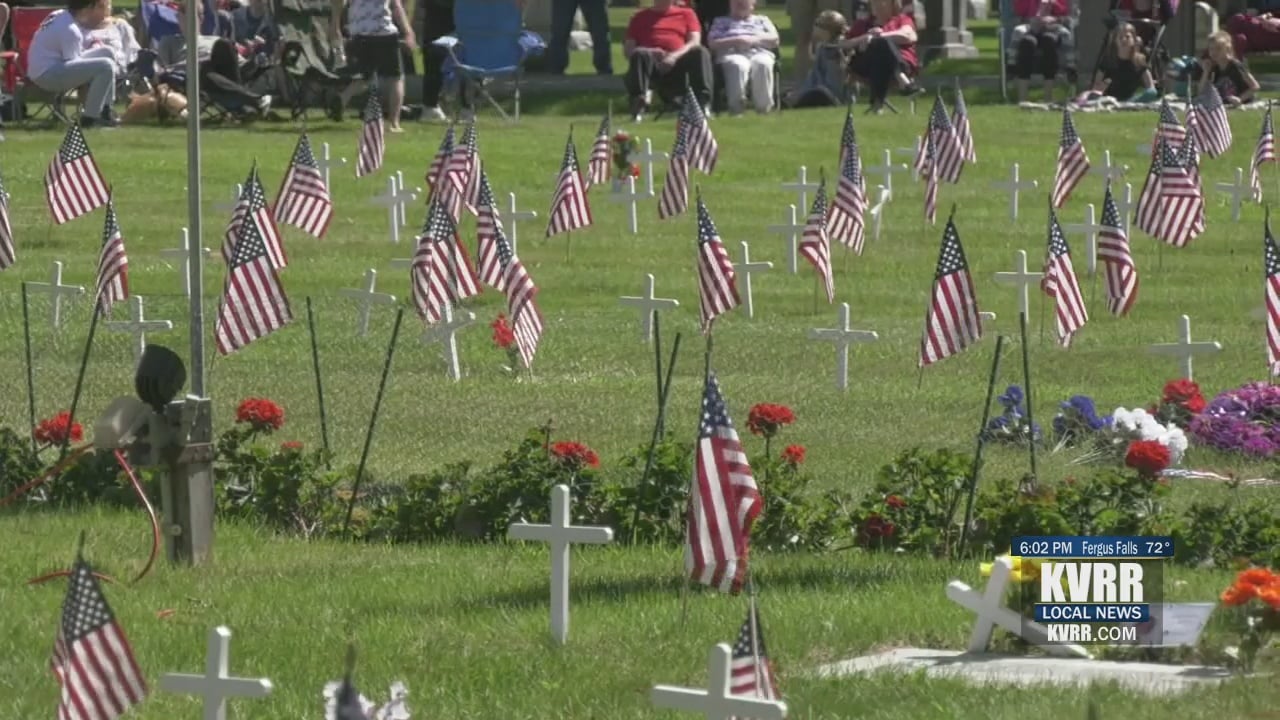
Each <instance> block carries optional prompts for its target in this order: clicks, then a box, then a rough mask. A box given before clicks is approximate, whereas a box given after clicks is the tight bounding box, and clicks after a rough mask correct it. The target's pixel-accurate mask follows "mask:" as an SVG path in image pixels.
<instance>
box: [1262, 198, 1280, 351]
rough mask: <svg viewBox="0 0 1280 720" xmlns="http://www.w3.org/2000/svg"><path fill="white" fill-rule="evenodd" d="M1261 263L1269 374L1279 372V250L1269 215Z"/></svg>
mask: <svg viewBox="0 0 1280 720" xmlns="http://www.w3.org/2000/svg"><path fill="white" fill-rule="evenodd" d="M1262 264H1263V270H1264V275H1265V277H1266V283H1267V290H1266V309H1267V363H1268V365H1270V367H1271V374H1272V375H1276V374H1277V373H1280V250H1277V249H1276V240H1275V238H1274V237H1272V235H1271V216H1270V215H1269V214H1268V216H1267V221H1266V236H1265V238H1264V239H1263V252H1262Z"/></svg>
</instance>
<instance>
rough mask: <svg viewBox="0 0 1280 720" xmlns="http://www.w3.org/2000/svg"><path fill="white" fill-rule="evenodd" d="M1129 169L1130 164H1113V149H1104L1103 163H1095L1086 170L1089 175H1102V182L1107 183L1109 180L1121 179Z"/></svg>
mask: <svg viewBox="0 0 1280 720" xmlns="http://www.w3.org/2000/svg"><path fill="white" fill-rule="evenodd" d="M1128 171H1129V166H1128V165H1112V164H1111V151H1110V150H1104V151H1103V152H1102V164H1101V165H1093V166H1092V167H1090V168H1089V169H1088V170H1087V171H1086V173H1087V174H1089V175H1100V176H1101V177H1102V182H1103V183H1106V182H1107V181H1108V180H1111V181H1116V180H1119V179H1120V178H1122V177H1124V174H1125V173H1126V172H1128Z"/></svg>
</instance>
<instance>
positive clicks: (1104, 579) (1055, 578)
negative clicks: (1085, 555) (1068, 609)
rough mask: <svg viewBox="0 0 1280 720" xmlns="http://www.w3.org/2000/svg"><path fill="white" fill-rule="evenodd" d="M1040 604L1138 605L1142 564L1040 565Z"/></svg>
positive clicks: (1054, 563) (1086, 563)
mask: <svg viewBox="0 0 1280 720" xmlns="http://www.w3.org/2000/svg"><path fill="white" fill-rule="evenodd" d="M1040 602H1042V603H1122V604H1127V603H1142V602H1145V600H1143V595H1142V563H1136V562H1105V563H1097V562H1075V561H1072V562H1054V561H1051V560H1046V561H1045V562H1044V563H1043V564H1042V565H1041V566H1040Z"/></svg>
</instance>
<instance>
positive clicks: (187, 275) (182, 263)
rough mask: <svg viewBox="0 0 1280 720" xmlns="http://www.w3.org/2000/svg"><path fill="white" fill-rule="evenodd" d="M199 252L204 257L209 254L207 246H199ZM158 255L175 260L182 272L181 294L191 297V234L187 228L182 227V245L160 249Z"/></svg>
mask: <svg viewBox="0 0 1280 720" xmlns="http://www.w3.org/2000/svg"><path fill="white" fill-rule="evenodd" d="M200 252H201V254H203V255H204V256H205V257H209V255H210V254H211V253H210V251H209V248H200ZM160 255H161V256H162V257H167V258H173V259H174V260H176V261H177V263H178V270H180V271H181V273H182V294H183V296H184V297H191V234H190V233H189V232H188V231H187V229H186V228H182V247H177V248H170V249H168V250H161V251H160Z"/></svg>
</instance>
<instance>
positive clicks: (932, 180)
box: [917, 135, 938, 223]
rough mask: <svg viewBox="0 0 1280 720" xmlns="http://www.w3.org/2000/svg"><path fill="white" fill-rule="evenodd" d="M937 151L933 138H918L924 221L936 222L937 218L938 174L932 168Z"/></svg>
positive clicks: (930, 136)
mask: <svg viewBox="0 0 1280 720" xmlns="http://www.w3.org/2000/svg"><path fill="white" fill-rule="evenodd" d="M937 155H938V150H937V148H936V147H935V146H934V144H933V136H932V135H926V136H925V137H922V138H920V150H919V152H918V153H917V158H919V157H922V156H923V157H925V158H926V160H925V163H924V170H922V171H921V172H922V174H923V177H924V219H925V220H928V221H929V222H931V223H932V222H936V221H937V218H938V174H937V173H936V172H933V170H932V168H933V167H934V165H935V163H937Z"/></svg>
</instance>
